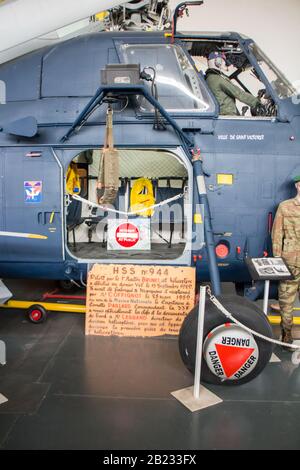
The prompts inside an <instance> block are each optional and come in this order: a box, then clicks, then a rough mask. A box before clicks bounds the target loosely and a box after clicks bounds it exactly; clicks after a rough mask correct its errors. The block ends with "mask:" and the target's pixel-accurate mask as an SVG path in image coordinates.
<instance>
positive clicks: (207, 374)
mask: <svg viewBox="0 0 300 470" xmlns="http://www.w3.org/2000/svg"><path fill="white" fill-rule="evenodd" d="M218 300H219V301H220V302H221V303H222V305H224V307H225V308H226V309H227V310H228V311H229V312H230V313H232V314H233V316H234V318H235V319H236V320H238V321H240V322H241V323H242V324H244V325H245V326H247V327H248V328H251V329H252V330H254V331H257V332H258V333H261V334H263V335H264V336H267V337H268V338H273V332H272V328H271V325H270V323H269V321H268V319H267V317H266V315H265V314H264V313H263V312H262V311H261V310H260V309H259V308H258V307H257V306H256V305H255V304H254V303H252V302H250V301H249V300H247V299H244V298H242V297H239V296H220V297H219V298H218ZM197 318H198V305H197V306H196V307H195V308H194V309H193V310H192V311H191V312H190V313H189V314H188V315H187V317H186V318H185V320H184V322H183V324H182V327H181V330H180V333H179V352H180V355H181V358H182V360H183V362H184V364H185V366H186V367H187V369H188V370H189V371H191V372H192V373H194V370H195V361H196V341H197ZM272 352H273V344H272V343H269V342H267V341H265V340H263V339H260V338H258V337H257V336H254V335H252V334H250V333H248V332H246V331H245V330H244V329H242V328H241V327H238V326H237V325H235V324H234V323H232V322H230V321H229V320H228V319H227V318H226V317H225V316H224V315H223V314H222V313H221V312H220V311H219V310H218V309H217V308H216V307H215V306H214V305H213V304H212V303H211V301H210V300H207V302H206V306H205V321H204V334H203V351H202V359H203V360H202V369H201V380H203V382H206V383H211V384H224V385H241V384H243V383H246V382H249V381H250V380H252V379H254V377H256V376H257V375H259V374H260V372H261V371H262V370H263V369H264V367H265V366H266V365H267V364H268V362H269V360H270V357H271V355H272Z"/></svg>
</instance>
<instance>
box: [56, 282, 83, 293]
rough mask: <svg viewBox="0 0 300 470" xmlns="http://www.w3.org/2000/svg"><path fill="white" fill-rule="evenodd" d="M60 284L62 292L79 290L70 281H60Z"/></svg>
mask: <svg viewBox="0 0 300 470" xmlns="http://www.w3.org/2000/svg"><path fill="white" fill-rule="evenodd" d="M58 284H59V287H60V288H61V289H62V290H64V291H67V292H70V291H73V290H76V289H77V288H78V287H77V286H76V285H75V284H74V283H73V282H72V281H69V280H68V279H63V280H60V281H58Z"/></svg>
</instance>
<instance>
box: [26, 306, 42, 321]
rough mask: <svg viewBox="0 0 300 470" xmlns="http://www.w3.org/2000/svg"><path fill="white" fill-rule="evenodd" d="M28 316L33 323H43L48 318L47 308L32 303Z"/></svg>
mask: <svg viewBox="0 0 300 470" xmlns="http://www.w3.org/2000/svg"><path fill="white" fill-rule="evenodd" d="M27 317H28V320H30V321H31V322H32V323H43V322H44V321H46V319H47V310H46V309H45V308H44V307H42V306H41V305H38V304H36V305H32V306H31V307H30V308H29V309H28V310H27Z"/></svg>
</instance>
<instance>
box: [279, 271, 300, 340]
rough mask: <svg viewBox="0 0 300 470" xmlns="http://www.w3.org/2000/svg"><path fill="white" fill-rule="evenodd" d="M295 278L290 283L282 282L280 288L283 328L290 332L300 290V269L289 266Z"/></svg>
mask: <svg viewBox="0 0 300 470" xmlns="http://www.w3.org/2000/svg"><path fill="white" fill-rule="evenodd" d="M289 270H290V271H291V273H292V274H293V276H294V279H292V280H290V281H281V282H280V283H279V288H278V300H279V306H280V313H281V327H282V328H283V330H284V331H286V332H290V331H291V330H292V326H293V308H294V303H295V300H296V297H297V293H298V292H299V289H300V267H296V266H289Z"/></svg>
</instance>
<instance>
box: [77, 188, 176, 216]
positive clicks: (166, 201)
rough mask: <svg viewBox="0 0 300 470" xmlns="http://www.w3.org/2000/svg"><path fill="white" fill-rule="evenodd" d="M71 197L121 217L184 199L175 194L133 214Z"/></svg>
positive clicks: (78, 197) (81, 198)
mask: <svg viewBox="0 0 300 470" xmlns="http://www.w3.org/2000/svg"><path fill="white" fill-rule="evenodd" d="M72 197H73V199H75V200H76V201H80V202H82V203H83V204H87V205H88V206H92V207H97V208H99V209H102V210H103V211H107V212H113V213H114V214H121V215H125V216H129V215H136V214H141V213H142V212H147V211H149V210H151V209H157V208H158V207H162V206H165V205H166V204H169V203H170V202H173V201H177V199H181V198H183V197H184V193H180V194H177V195H176V196H173V197H171V198H169V199H165V200H164V201H162V202H159V203H158V204H153V205H152V206H150V207H146V208H144V209H137V210H136V211H133V212H125V211H118V210H117V209H112V208H111V207H108V206H102V205H100V204H96V203H95V202H92V201H89V200H88V199H84V198H83V197H80V196H78V195H77V194H74V195H73V196H72Z"/></svg>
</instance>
